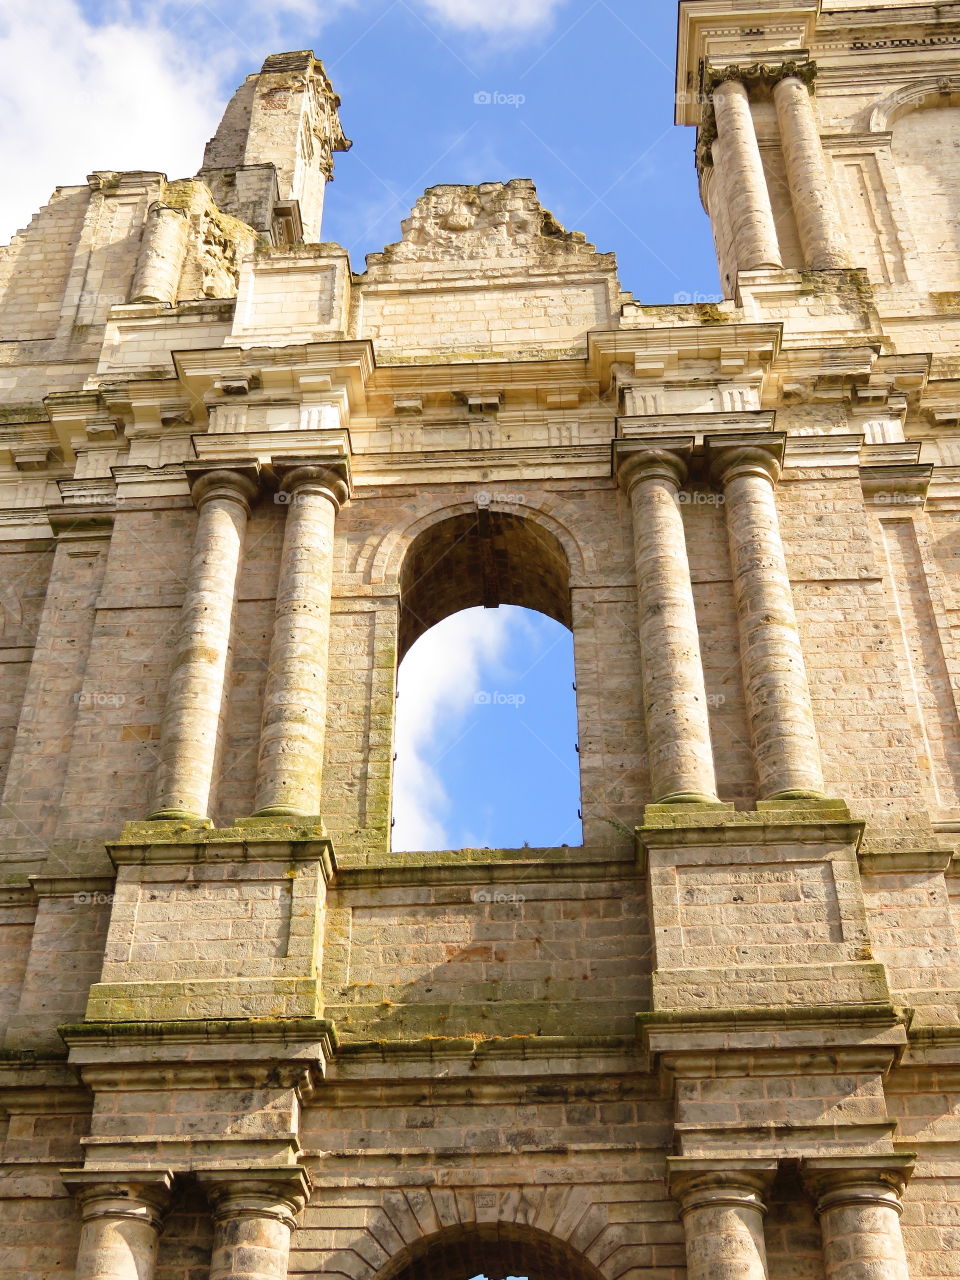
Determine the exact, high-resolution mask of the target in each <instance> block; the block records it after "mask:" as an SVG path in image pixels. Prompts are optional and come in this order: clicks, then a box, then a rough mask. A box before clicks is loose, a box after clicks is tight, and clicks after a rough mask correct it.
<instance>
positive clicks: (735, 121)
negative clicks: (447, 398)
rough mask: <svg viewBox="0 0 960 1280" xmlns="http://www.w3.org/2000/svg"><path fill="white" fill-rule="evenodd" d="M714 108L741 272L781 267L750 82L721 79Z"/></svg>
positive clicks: (714, 95) (715, 94) (715, 95)
mask: <svg viewBox="0 0 960 1280" xmlns="http://www.w3.org/2000/svg"><path fill="white" fill-rule="evenodd" d="M713 108H714V112H715V114H716V120H717V134H718V136H719V138H720V141H721V144H722V150H723V159H724V163H725V165H726V173H725V175H724V183H723V186H724V190H725V191H726V192H728V193H729V204H730V222H731V227H732V230H733V237H734V241H735V243H736V246H737V262H738V264H739V267H740V270H741V271H755V270H757V269H758V268H761V267H781V266H782V265H783V259H782V258H781V256H780V244H779V240H778V238H777V228H776V223H775V222H774V220H773V206H772V204H771V203H770V191H769V188H768V187H767V177H766V174H765V173H764V171H763V160H762V158H761V156H760V146H759V143H758V142H757V133H756V129H755V128H754V124H753V115H752V113H751V111H750V96H749V94H748V92H747V88H746V85H744V84H742V83H741V81H739V80H735V79H731V80H723V81H721V83H720V84H718V85H717V86H716V88H715V89H714V90H713Z"/></svg>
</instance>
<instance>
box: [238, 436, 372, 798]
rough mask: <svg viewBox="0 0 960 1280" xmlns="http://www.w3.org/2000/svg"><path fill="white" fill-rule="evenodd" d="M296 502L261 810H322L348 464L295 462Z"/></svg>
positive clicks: (288, 484)
mask: <svg viewBox="0 0 960 1280" xmlns="http://www.w3.org/2000/svg"><path fill="white" fill-rule="evenodd" d="M280 492H281V494H282V495H283V496H285V497H286V498H287V499H288V500H289V501H288V505H287V519H286V529H285V531H284V538H283V558H282V561H281V566H280V582H279V586H278V588H277V612H276V620H275V622H274V630H273V640H272V642H271V645H270V667H269V671H268V674H267V687H266V693H265V695H264V710H263V725H262V728H261V732H260V756H259V761H258V765H257V798H256V814H257V816H271V817H272V816H284V815H290V816H296V817H307V816H311V815H319V813H320V781H321V774H322V769H323V741H324V728H325V725H326V715H327V666H328V655H329V649H330V597H331V591H332V586H333V538H334V522H335V520H336V515H337V512H338V511H339V510H340V506H341V504H342V503H343V502H345V501H346V500H347V498H348V497H349V488H348V484H347V469H346V464H345V463H344V462H342V461H339V460H332V461H331V462H330V463H327V464H297V465H289V466H288V467H287V468H286V469H285V474H284V475H283V478H282V480H281V485H280Z"/></svg>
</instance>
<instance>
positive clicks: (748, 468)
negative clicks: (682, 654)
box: [707, 436, 823, 800]
mask: <svg viewBox="0 0 960 1280" xmlns="http://www.w3.org/2000/svg"><path fill="white" fill-rule="evenodd" d="M707 446H708V451H709V453H710V455H711V460H712V467H711V470H712V474H713V476H714V477H715V479H716V480H717V481H718V482H719V483H720V484H721V485H722V487H723V494H724V498H725V511H726V521H727V535H728V538H729V541H730V560H731V563H732V566H733V589H734V596H735V599H736V602H737V619H738V623H739V629H740V655H741V660H742V662H743V674H744V685H745V687H746V698H747V710H748V712H749V716H750V728H751V732H752V735H753V748H754V756H755V763H756V769H757V779H758V782H759V789H760V798H761V799H763V800H797V799H822V798H823V771H822V769H821V766H820V747H819V744H818V742H817V731H816V725H815V723H814V719H813V707H812V705H811V701H810V688H809V685H808V684H807V672H806V666H805V664H804V660H803V649H802V647H801V644H800V634H799V631H798V629H797V618H796V613H795V612H794V607H793V591H792V589H791V586H790V577H789V574H788V573H787V562H786V558H785V556H784V553H783V540H782V538H781V536H780V521H779V517H778V515H777V499H776V493H775V485H776V482H777V480H778V479H779V476H780V457H781V454H782V448H783V444H782V439H781V438H780V437H769V438H767V439H766V440H764V439H762V438H757V437H754V438H753V439H750V438H749V437H748V438H747V439H746V441H745V442H744V443H737V444H734V443H732V442H730V441H727V442H725V441H724V439H723V437H722V436H718V437H715V438H714V439H712V440H708V441H707Z"/></svg>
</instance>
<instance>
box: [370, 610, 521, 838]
mask: <svg viewBox="0 0 960 1280" xmlns="http://www.w3.org/2000/svg"><path fill="white" fill-rule="evenodd" d="M515 620H516V619H515V615H514V611H513V610H510V609H497V610H491V609H468V610H466V611H464V612H463V613H457V614H454V615H453V617H450V618H447V619H445V621H443V622H441V623H440V624H439V625H438V626H436V627H433V628H432V629H431V630H430V631H428V632H427V633H426V635H424V636H421V638H420V639H419V640H418V641H417V643H416V644H415V645H414V646H413V647H412V648H411V650H410V652H409V653H408V654H407V656H406V657H405V658H404V660H403V663H402V665H401V667H400V678H399V688H400V698H399V700H398V703H397V731H396V752H397V763H396V766H395V772H394V805H393V816H394V818H395V819H396V825H395V826H394V828H393V848H394V849H397V850H405V849H418V850H419V849H422V850H428V849H449V848H451V847H452V844H453V837H452V836H451V834H450V832H449V830H448V829H447V827H446V826H445V822H446V820H447V818H448V815H449V812H450V807H451V800H450V797H449V796H448V795H447V793H446V791H445V790H444V787H443V783H442V781H441V779H440V776H439V774H438V771H437V769H436V767H435V765H434V764H431V763H430V761H431V760H435V759H436V744H437V738H438V735H440V734H442V735H443V738H444V740H445V741H450V740H452V739H455V738H456V736H457V731H458V728H459V727H460V726H462V724H463V722H464V721H465V720H466V718H467V715H468V714H469V712H470V710H471V708H472V707H473V705H474V699H475V697H476V694H477V693H478V692H480V690H481V689H482V688H483V687H484V683H483V682H484V679H485V678H488V677H489V674H490V667H491V666H495V665H496V664H497V663H499V662H500V661H501V660H502V658H503V655H504V652H505V650H506V647H507V645H508V643H509V640H510V633H511V627H512V625H513V624H514V622H515Z"/></svg>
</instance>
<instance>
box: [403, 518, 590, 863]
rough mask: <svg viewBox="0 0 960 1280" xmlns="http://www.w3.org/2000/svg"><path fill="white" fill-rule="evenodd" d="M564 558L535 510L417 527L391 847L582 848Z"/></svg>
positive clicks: (406, 605) (406, 601) (407, 568)
mask: <svg viewBox="0 0 960 1280" xmlns="http://www.w3.org/2000/svg"><path fill="white" fill-rule="evenodd" d="M570 622H571V608H570V586H569V568H568V565H567V560H566V556H565V554H564V551H563V548H562V546H561V545H560V543H559V541H558V540H557V539H556V537H554V535H553V534H552V533H551V532H550V531H549V530H546V529H544V528H543V527H542V526H540V525H538V524H537V523H536V522H535V521H534V520H532V519H526V518H523V517H520V516H516V515H513V514H512V513H506V512H498V511H491V510H489V509H486V508H478V510H477V512H476V513H473V512H471V513H470V514H469V515H463V516H455V517H452V518H450V519H448V520H445V521H442V522H440V523H438V524H437V525H434V526H432V527H430V528H428V529H426V530H424V531H423V532H422V533H421V534H420V535H419V536H418V537H417V538H416V539H415V540H414V542H413V544H412V545H411V547H410V549H409V551H408V553H407V556H406V558H405V560H404V565H403V570H402V573H401V581H400V645H399V652H400V657H401V665H400V669H399V673H398V701H397V717H396V731H395V739H394V744H395V753H396V761H395V765H394V807H393V819H394V822H393V841H392V844H393V848H394V850H395V851H397V852H401V851H407V850H437V849H461V848H519V847H522V846H524V845H529V846H533V847H537V846H541V847H558V846H560V845H570V846H575V845H579V844H580V843H581V841H582V826H581V822H580V814H579V805H580V778H579V764H578V756H577V746H576V743H577V717H576V696H575V691H574V685H575V675H574V665H573V636H572V633H571V631H570Z"/></svg>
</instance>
